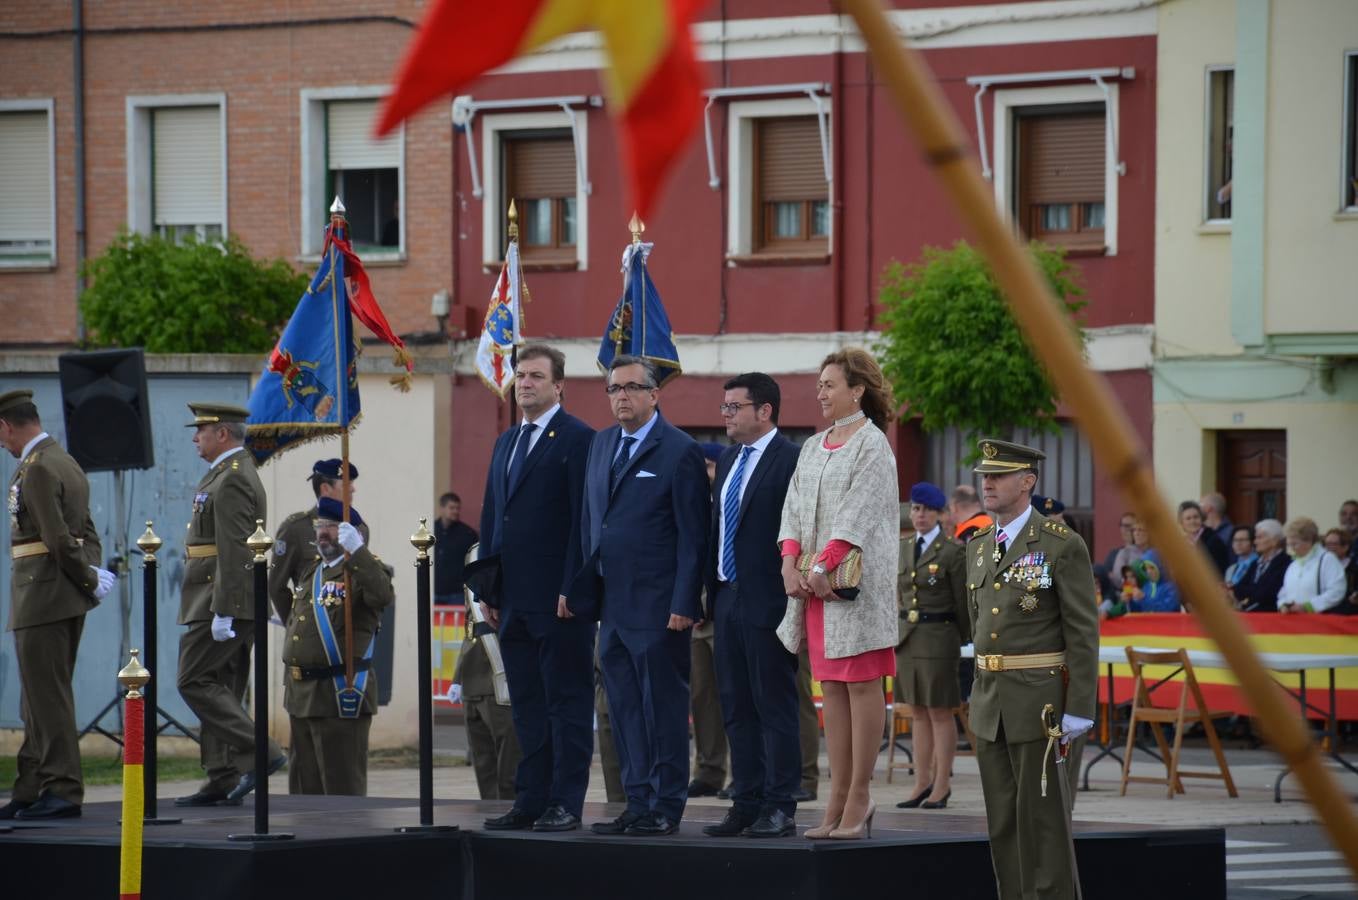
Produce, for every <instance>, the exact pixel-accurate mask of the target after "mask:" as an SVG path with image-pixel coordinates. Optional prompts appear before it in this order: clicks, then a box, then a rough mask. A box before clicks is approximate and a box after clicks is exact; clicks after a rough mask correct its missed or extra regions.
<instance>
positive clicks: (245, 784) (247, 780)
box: [226, 756, 288, 803]
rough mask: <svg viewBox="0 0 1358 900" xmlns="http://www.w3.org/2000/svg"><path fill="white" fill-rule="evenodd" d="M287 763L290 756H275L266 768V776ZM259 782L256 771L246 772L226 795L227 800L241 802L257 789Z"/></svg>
mask: <svg viewBox="0 0 1358 900" xmlns="http://www.w3.org/2000/svg"><path fill="white" fill-rule="evenodd" d="M287 763H288V758H287V757H286V756H275V757H274V758H273V759H271V760H270V761H269V768H268V769H266V770H265V772H264V777H265V778H268V777H269V776H270V775H272V774H273V773H274V772H277V771H278V770H279V769H281V768H283V767H284V766H285V765H287ZM257 782H258V779H257V778H256V777H255V773H254V772H246V773H245V774H244V775H242V776H241V777H240V781H239V782H237V783H236V786H235V787H233V788H232V789H231V791H230V792H229V793H228V794H227V795H226V799H227V801H229V802H231V803H240V802H241V801H242V800H244V799H245V798H246V797H247V796H248V795H249V794H250V792H251V791H253V790H254V789H255V784H256V783H257Z"/></svg>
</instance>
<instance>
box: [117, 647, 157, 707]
mask: <svg viewBox="0 0 1358 900" xmlns="http://www.w3.org/2000/svg"><path fill="white" fill-rule="evenodd" d="M140 652H141V651H140V650H135V649H134V650H131V651H129V655H130V656H131V657H132V658H131V659H130V660H128V663H127V665H125V666H123V667H122V668H121V669H120V670H118V683H119V684H121V685H122V686H123V687H125V688H127V696H128V698H129V699H135V698H137V697H140V696H141V689H142V688H143V687H145V686H146V682H148V681H150V680H151V673H150V672H149V671H147V669H146V666H143V665H142V664H141V660H139V659H137V654H138V653H140Z"/></svg>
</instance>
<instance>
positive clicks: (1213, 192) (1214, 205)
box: [1203, 69, 1235, 221]
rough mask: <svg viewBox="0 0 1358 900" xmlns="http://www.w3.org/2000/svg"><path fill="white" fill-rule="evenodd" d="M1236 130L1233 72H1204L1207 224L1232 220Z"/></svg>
mask: <svg viewBox="0 0 1358 900" xmlns="http://www.w3.org/2000/svg"><path fill="white" fill-rule="evenodd" d="M1234 130H1235V70H1234V69H1209V70H1208V71H1207V180H1206V196H1205V197H1204V198H1203V202H1204V207H1205V209H1206V216H1205V218H1206V219H1207V220H1208V221H1213V220H1216V221H1230V218H1231V173H1232V168H1233V166H1232V165H1231V142H1232V139H1233V136H1234Z"/></svg>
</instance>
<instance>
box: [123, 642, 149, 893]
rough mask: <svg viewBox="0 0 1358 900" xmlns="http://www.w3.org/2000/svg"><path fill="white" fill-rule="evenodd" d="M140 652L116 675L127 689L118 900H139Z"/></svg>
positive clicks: (143, 711)
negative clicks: (138, 655)
mask: <svg viewBox="0 0 1358 900" xmlns="http://www.w3.org/2000/svg"><path fill="white" fill-rule="evenodd" d="M139 652H141V651H139V650H133V651H132V659H131V660H130V661H129V662H128V664H127V665H125V666H123V668H122V671H120V672H119V673H118V683H119V684H121V685H122V686H123V687H125V688H127V697H126V698H125V700H126V703H125V707H124V711H123V834H122V852H121V854H120V860H119V869H118V898H119V900H141V829H142V816H143V815H144V814H145V810H144V809H143V805H144V803H145V797H144V796H143V781H142V775H143V771H142V763H143V762H144V760H145V753H146V741H145V735H146V700H145V698H144V697H142V695H141V688H142V686H143V685H145V684H146V682H148V681H150V680H151V673H150V672H148V671H147V670H146V667H145V666H143V665H142V664H141V662H140V661H139V660H138V659H137V654H138V653H139Z"/></svg>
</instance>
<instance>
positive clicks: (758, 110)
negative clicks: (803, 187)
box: [726, 97, 835, 258]
mask: <svg viewBox="0 0 1358 900" xmlns="http://www.w3.org/2000/svg"><path fill="white" fill-rule="evenodd" d="M822 110H823V111H824V114H825V117H826V118H825V129H826V134H834V131H833V128H832V123H833V118H832V117H833V116H834V112H835V110H834V102H833V100H832V98H830V97H821V98H820V100H819V103H817V102H816V101H813V100H812V99H811V98H810V97H784V98H781V99H777V100H739V101H733V102H731V103H730V104H728V105H727V108H726V117H727V119H726V124H727V129H726V141H727V146H726V179H727V185H728V186H729V190H728V191H727V197H726V219H727V222H728V223H729V227H728V229H727V247H726V252H727V254H728V255H729V256H731V257H736V258H740V257H751V256H754V255H755V243H756V241H755V239H754V230H755V223H756V222H757V221H758V219H759V217H758V216H757V215H755V209H754V194H755V190H754V125H755V122H756V121H758V120H759V119H777V118H787V117H790V116H818V115H820V114H821V112H822ZM826 149H827V161H828V162H829V165H828V166H827V167H826V169H827V172H833V171H834V141H829V142H828V144H827V148H826ZM825 181H826V189H827V190H826V200H828V201H829V203H830V209H831V215H830V232H829V234H827V235H826V240H825V252H826V254H827V255H828V254H829V253H830V252H831V248H832V247H834V245H835V244H834V241H835V235H834V231H835V217H834V214H833V210H834V207H835V183H834V181H833V180H832V179H830V178H828V177H827V178H826V179H825Z"/></svg>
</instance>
